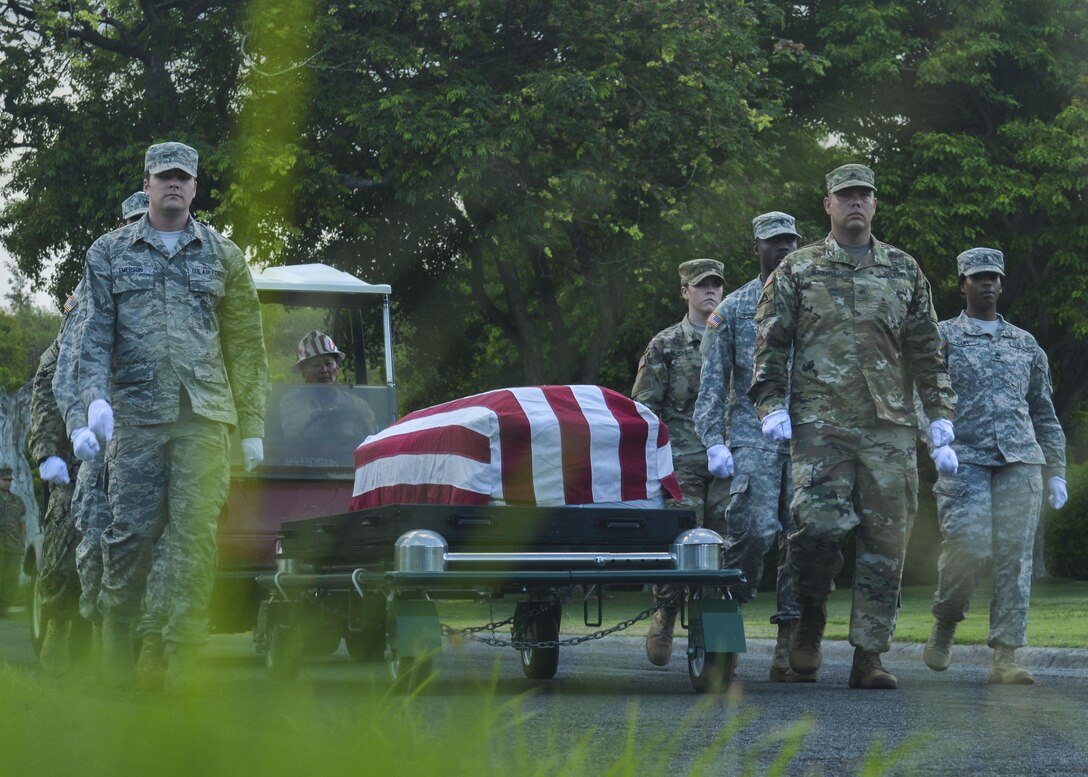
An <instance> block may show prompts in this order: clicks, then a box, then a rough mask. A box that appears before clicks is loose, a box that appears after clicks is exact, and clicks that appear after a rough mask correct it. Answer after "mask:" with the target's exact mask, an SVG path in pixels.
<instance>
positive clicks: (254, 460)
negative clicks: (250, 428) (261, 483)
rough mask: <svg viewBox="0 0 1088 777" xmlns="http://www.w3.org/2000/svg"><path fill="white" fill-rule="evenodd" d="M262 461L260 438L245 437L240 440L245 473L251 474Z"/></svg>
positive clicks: (262, 447)
mask: <svg viewBox="0 0 1088 777" xmlns="http://www.w3.org/2000/svg"><path fill="white" fill-rule="evenodd" d="M262 461H264V440H262V439H261V438H260V437H247V438H245V439H244V440H242V464H244V465H245V468H246V472H252V471H253V470H255V469H256V468H257V465H258V464H260V463H261V462H262Z"/></svg>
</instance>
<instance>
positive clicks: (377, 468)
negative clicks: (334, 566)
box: [350, 385, 680, 510]
mask: <svg viewBox="0 0 1088 777" xmlns="http://www.w3.org/2000/svg"><path fill="white" fill-rule="evenodd" d="M665 496H670V497H672V498H674V499H680V487H679V484H678V483H677V480H676V476H675V474H674V473H673V467H672V449H671V447H670V445H669V431H668V427H667V426H666V425H665V424H664V423H663V422H662V421H661V420H660V419H659V418H658V417H657V416H656V415H655V414H654V413H653V412H652V411H651V410H649V408H647V407H646V406H645V405H642V404H640V403H638V402H635V401H634V400H632V399H630V398H628V397H625V396H623V395H622V394H620V393H618V392H615V391H612V390H611V389H607V388H603V387H601V386H589V385H585V386H530V387H519V388H506V389H496V390H494V391H487V392H484V393H482V394H476V395H474V396H471V397H465V398H462V399H456V400H453V401H451V402H446V403H443V404H441V405H435V406H433V407H428V408H425V409H423V410H417V411H415V412H413V413H409V414H408V415H406V416H404V417H403V418H402V419H400V420H399V421H397V422H396V423H394V424H392V425H390V426H388V427H386V428H385V429H384V430H382V431H381V432H378V433H377V434H373V435H371V436H370V437H368V438H367V439H366V440H365V441H364V442H363V443H362V444H361V445H360V446H359V447H358V448H356V450H355V484H354V488H353V492H352V498H351V505H350V507H351V509H352V510H368V509H372V508H375V507H381V506H385V505H397V504H401V505H403V504H455V505H486V504H508V505H539V506H557V505H608V506H617V505H634V506H660V505H661V504H662V503H663V499H664V497H665Z"/></svg>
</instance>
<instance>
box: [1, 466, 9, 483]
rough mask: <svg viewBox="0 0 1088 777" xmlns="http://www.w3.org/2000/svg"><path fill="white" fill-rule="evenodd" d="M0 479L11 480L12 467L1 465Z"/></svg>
mask: <svg viewBox="0 0 1088 777" xmlns="http://www.w3.org/2000/svg"><path fill="white" fill-rule="evenodd" d="M0 480H11V467H0Z"/></svg>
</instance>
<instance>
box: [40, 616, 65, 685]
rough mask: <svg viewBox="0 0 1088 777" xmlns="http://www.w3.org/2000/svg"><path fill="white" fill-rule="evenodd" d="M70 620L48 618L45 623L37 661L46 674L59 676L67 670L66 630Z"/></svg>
mask: <svg viewBox="0 0 1088 777" xmlns="http://www.w3.org/2000/svg"><path fill="white" fill-rule="evenodd" d="M70 626H71V621H67V620H60V619H59V618H50V619H49V620H48V621H46V624H45V637H44V638H43V639H42V648H41V650H40V651H38V661H40V662H41V665H42V669H43V670H44V671H45V673H46V674H47V675H51V676H53V677H61V676H63V675H65V674H66V673H67V672H68V666H69V664H70V663H71V659H70V657H69V655H68V631H69V627H70Z"/></svg>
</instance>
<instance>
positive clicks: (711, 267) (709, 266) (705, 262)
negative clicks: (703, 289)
mask: <svg viewBox="0 0 1088 777" xmlns="http://www.w3.org/2000/svg"><path fill="white" fill-rule="evenodd" d="M679 270H680V283H682V284H684V285H685V286H686V285H691V286H694V285H695V284H697V283H699V282H700V281H702V280H703V278H709V277H710V276H711V275H714V276H717V277H718V278H721V281H722V283H725V276H724V275H722V273H723V272H724V271H725V266H724V265H723V264H722V263H721V262H719V261H718V260H717V259H689V260H688V261H686V262H684V263H683V264H682V265H680V267H679Z"/></svg>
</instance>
